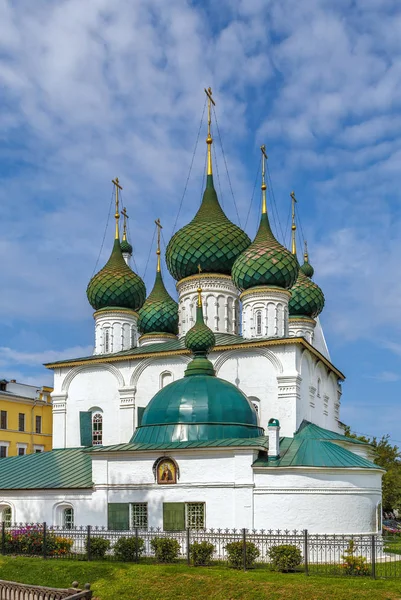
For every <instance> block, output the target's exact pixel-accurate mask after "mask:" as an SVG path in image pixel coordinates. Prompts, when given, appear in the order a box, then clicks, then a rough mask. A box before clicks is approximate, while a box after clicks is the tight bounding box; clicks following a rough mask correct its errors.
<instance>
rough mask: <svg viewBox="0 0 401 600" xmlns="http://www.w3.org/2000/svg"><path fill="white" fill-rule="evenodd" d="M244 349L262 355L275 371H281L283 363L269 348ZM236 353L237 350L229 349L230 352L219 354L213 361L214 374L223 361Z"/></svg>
mask: <svg viewBox="0 0 401 600" xmlns="http://www.w3.org/2000/svg"><path fill="white" fill-rule="evenodd" d="M245 350H249V353H251V352H252V353H253V354H259V356H264V357H265V358H267V359H268V360H269V361H270V362H271V363H272V365H273V366H274V368H275V369H276V371H277V372H278V373H282V372H283V370H284V368H283V365H282V363H281V361H280V359H279V358H277V356H276V355H275V354H274V352H272V351H271V350H268V349H264V348H252V349H250V348H246V349H245ZM237 354H238V351H237V350H231V352H224V354H222V355H221V356H219V357H218V358H217V359H216V360H215V362H214V363H213V366H214V369H215V371H216V375H217V373H218V372H219V371H220V369H221V367H222V366H223V365H224V363H225V362H227V361H228V360H230V358H233V357H235V356H236V355H237Z"/></svg>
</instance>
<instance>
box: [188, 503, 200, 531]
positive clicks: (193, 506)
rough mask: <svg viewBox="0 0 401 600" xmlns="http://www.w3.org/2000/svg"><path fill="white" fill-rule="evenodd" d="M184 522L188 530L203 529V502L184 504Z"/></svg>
mask: <svg viewBox="0 0 401 600" xmlns="http://www.w3.org/2000/svg"><path fill="white" fill-rule="evenodd" d="M185 517H186V518H185V521H186V526H187V527H189V529H204V528H205V504H204V502H188V503H187V504H185Z"/></svg>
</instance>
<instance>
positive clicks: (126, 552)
mask: <svg viewBox="0 0 401 600" xmlns="http://www.w3.org/2000/svg"><path fill="white" fill-rule="evenodd" d="M144 549H145V542H144V540H143V539H142V538H140V537H138V538H137V537H120V539H119V540H117V542H116V543H115V544H114V554H115V556H116V557H117V559H118V560H122V561H124V562H128V561H136V560H138V559H139V557H140V556H141V554H142V553H143V551H144Z"/></svg>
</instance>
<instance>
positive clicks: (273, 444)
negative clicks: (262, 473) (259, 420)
mask: <svg viewBox="0 0 401 600" xmlns="http://www.w3.org/2000/svg"><path fill="white" fill-rule="evenodd" d="M267 431H268V435H269V450H268V453H267V454H268V457H269V460H270V459H271V460H273V459H277V458H279V456H280V422H279V420H278V419H270V420H269V423H268V425H267Z"/></svg>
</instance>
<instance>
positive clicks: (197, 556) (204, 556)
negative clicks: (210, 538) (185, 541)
mask: <svg viewBox="0 0 401 600" xmlns="http://www.w3.org/2000/svg"><path fill="white" fill-rule="evenodd" d="M214 550H215V548H214V545H213V544H212V543H211V542H206V541H204V542H193V544H191V545H190V547H189V554H190V556H191V558H192V562H193V563H194V565H195V567H199V566H201V565H202V566H205V565H209V564H210V561H211V559H212V555H213V552H214Z"/></svg>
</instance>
